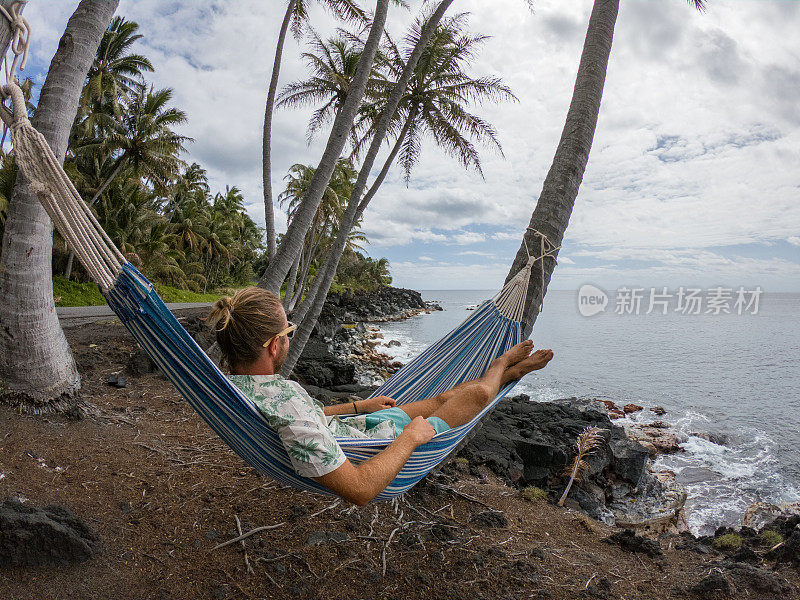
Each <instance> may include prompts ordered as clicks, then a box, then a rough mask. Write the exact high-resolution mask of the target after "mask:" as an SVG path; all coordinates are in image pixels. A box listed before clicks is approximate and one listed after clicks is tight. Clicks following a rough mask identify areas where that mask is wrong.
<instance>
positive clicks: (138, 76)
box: [81, 17, 153, 114]
mask: <svg viewBox="0 0 800 600" xmlns="http://www.w3.org/2000/svg"><path fill="white" fill-rule="evenodd" d="M138 30H139V25H138V23H135V22H133V21H127V20H125V19H124V18H123V17H114V19H113V20H112V21H111V25H110V26H109V27H108V30H107V31H106V32H105V34H104V35H103V39H102V40H101V41H100V46H99V47H98V48H97V56H96V57H95V60H94V64H92V66H91V68H90V69H89V73H88V75H87V80H86V85H85V86H84V88H83V93H82V94H81V109H82V111H83V112H85V113H86V114H91V113H92V112H95V113H97V112H100V108H101V107H102V106H110V107H111V108H112V110H113V112H114V113H115V114H119V112H120V109H121V107H120V102H119V101H120V99H121V98H125V97H127V96H129V95H133V94H135V93H136V92H137V91H138V90H139V89H140V88H141V87H142V86H143V85H144V84H143V82H142V75H143V74H144V73H145V72H149V71H152V70H153V65H152V64H151V63H150V61H149V60H148V59H147V58H145V57H144V56H142V55H140V54H131V53H129V50H130V48H131V46H132V45H133V44H134V43H136V41H137V40H139V39H140V38H141V37H142V36H141V34H138V33H136V32H137V31H138Z"/></svg>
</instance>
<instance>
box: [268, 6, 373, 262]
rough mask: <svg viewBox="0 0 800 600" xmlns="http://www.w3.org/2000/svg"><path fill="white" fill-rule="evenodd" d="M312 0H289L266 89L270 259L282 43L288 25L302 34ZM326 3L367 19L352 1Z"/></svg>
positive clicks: (343, 14)
mask: <svg viewBox="0 0 800 600" xmlns="http://www.w3.org/2000/svg"><path fill="white" fill-rule="evenodd" d="M310 1H311V0H289V3H288V4H287V6H286V13H285V14H284V16H283V21H282V22H281V28H280V32H279V33H278V43H277V45H276V47H275V60H274V62H273V64H272V76H271V77H270V81H269V91H268V92H267V106H266V109H265V111H264V134H263V149H262V183H263V187H264V216H265V220H266V229H267V257H268V258H269V259H270V260H271V259H272V257H273V256H275V252H276V250H277V243H276V237H275V209H274V207H273V204H272V113H273V111H274V109H275V93H276V92H277V90H278V78H279V76H280V71H281V59H282V56H283V45H284V42H285V41H286V32H287V31H288V29H289V24H290V23H291V25H292V31H293V32H294V34H295V37H297V38H299V37H300V36H301V35H302V32H303V28H304V26H305V24H306V23H307V22H308V6H309V3H310ZM321 1H322V3H323V5H324V6H326V7H327V8H328V9H330V10H331V11H332V12H333V13H334V14H335V15H336V16H337V17H338V18H340V19H343V20H348V21H362V22H366V15H365V14H364V11H362V10H361V9H360V8H359V7H358V5H357V4H356V3H355V2H352V0H321Z"/></svg>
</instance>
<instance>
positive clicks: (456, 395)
mask: <svg viewBox="0 0 800 600" xmlns="http://www.w3.org/2000/svg"><path fill="white" fill-rule="evenodd" d="M503 356H505V355H503ZM502 358H503V357H502V356H501V357H500V358H499V359H497V360H496V361H495V362H493V363H492V365H491V366H490V367H489V370H488V371H487V372H486V374H485V375H484V376H483V377H481V379H479V380H475V382H469V383H471V384H474V385H467V386H465V387H464V388H461V389H457V388H453V389H452V390H450V391H449V392H445V394H449V395H450V397H448V398H447V399H446V400H445V402H444V403H443V404H442V405H441V406H440V407H439V408H438V409H436V410H435V411H434V412H433V414H431V415H430V416H432V417H439V418H440V419H442V420H444V421H445V423H447V424H448V425H449V426H450V427H458V426H459V425H463V424H464V423H468V422H469V421H471V420H472V418H473V417H474V416H475V415H477V414H478V413H479V412H481V411H482V410H483V409H484V408H485V407H486V405H488V404H489V402H491V401H492V400H494V398H495V397H496V396H497V393H498V391H499V390H500V388H501V387H503V386H504V385H505V384H507V383H509V382H510V381H515V380H517V379H521V378H522V377H523V376H525V375H527V374H528V373H530V372H531V371H536V370H538V369H542V368H544V366H545V365H547V363H548V362H550V359H552V358H553V351H552V350H537V351H536V352H534V353H533V354H531V355H530V356H528V357H527V358H525V359H523V360H521V361H519V362H516V363H512V364H510V365H508V362H507V361H506V364H503V363H502V362H500V363H499V364H497V363H498V361H501V359H502ZM506 365H508V366H506Z"/></svg>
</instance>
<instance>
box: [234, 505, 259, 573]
mask: <svg viewBox="0 0 800 600" xmlns="http://www.w3.org/2000/svg"><path fill="white" fill-rule="evenodd" d="M233 518H234V519H236V529H237V530H238V531H239V535H240V536H241V535H242V522H241V521H240V520H239V515H233ZM242 549H243V550H244V565H245V566H246V567H247V572H248V573H249V574H250V575H255V574H256V572H255V571H253V567H251V566H250V559H249V558H248V557H247V546H246V545H245V543H244V539H242Z"/></svg>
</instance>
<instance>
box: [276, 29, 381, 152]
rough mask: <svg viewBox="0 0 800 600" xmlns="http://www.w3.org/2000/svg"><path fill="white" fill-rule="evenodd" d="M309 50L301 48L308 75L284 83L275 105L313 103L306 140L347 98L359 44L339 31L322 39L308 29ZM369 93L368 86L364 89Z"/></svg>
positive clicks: (292, 105)
mask: <svg viewBox="0 0 800 600" xmlns="http://www.w3.org/2000/svg"><path fill="white" fill-rule="evenodd" d="M309 35H310V38H311V40H310V42H309V45H310V46H311V50H310V51H308V52H303V54H302V57H303V59H304V60H305V61H306V63H307V64H308V67H309V69H310V71H311V77H310V78H309V79H305V80H302V81H295V82H292V83H290V84H288V85H287V86H286V87H285V88H284V89H283V90H282V91H281V93H280V95H279V96H278V108H284V107H286V108H295V107H299V106H317V107H318V108H316V110H314V113H313V114H312V116H311V120H310V121H309V123H308V134H307V135H308V139H309V142H310V141H311V139H312V138H313V137H314V134H315V133H317V132H318V131H319V130H320V128H321V127H322V126H323V125H325V124H326V123H328V122H329V121H330V120H332V119H333V118H334V117H335V116H336V114H337V113H338V112H339V109H340V108H341V106H342V105H343V104H344V101H345V100H346V99H347V94H348V93H349V92H350V86H351V84H352V82H353V78H354V77H355V74H356V68H357V66H358V60H359V58H360V57H361V44H360V43H359V42H358V41H357V40H354V39H353V38H352V37H349V36H345V35H344V34H343V33H341V32H340V33H339V34H338V35H336V36H334V37H331V38H329V39H327V40H323V39H322V38H320V37H319V35H317V33H316V32H315V31H314V30H313V29H312V30H310V34H309ZM367 93H369V89H368V90H367Z"/></svg>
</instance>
